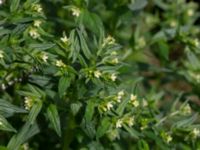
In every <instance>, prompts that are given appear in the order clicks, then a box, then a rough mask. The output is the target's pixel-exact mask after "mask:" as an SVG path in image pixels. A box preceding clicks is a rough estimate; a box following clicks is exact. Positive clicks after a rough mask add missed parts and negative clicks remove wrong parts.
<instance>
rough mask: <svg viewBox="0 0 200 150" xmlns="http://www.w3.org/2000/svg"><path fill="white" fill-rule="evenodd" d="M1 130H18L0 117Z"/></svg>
mask: <svg viewBox="0 0 200 150" xmlns="http://www.w3.org/2000/svg"><path fill="white" fill-rule="evenodd" d="M0 130H4V131H11V132H16V130H15V129H14V128H13V127H12V125H10V124H9V122H8V121H7V120H6V118H4V117H3V116H1V115H0Z"/></svg>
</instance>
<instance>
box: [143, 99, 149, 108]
mask: <svg viewBox="0 0 200 150" xmlns="http://www.w3.org/2000/svg"><path fill="white" fill-rule="evenodd" d="M142 102H143V103H142V104H143V107H146V106H147V105H148V103H147V101H146V100H145V99H143V101H142Z"/></svg>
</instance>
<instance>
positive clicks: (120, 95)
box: [117, 90, 125, 103]
mask: <svg viewBox="0 0 200 150" xmlns="http://www.w3.org/2000/svg"><path fill="white" fill-rule="evenodd" d="M124 95H125V93H124V91H123V90H122V91H119V92H118V93H117V102H119V103H120V102H121V99H122V97H123V96H124Z"/></svg>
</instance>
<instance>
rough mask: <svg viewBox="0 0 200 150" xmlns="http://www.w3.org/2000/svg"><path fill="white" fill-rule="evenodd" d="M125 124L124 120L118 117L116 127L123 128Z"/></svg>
mask: <svg viewBox="0 0 200 150" xmlns="http://www.w3.org/2000/svg"><path fill="white" fill-rule="evenodd" d="M122 124H123V121H122V120H121V119H118V120H117V122H116V128H121V127H122Z"/></svg>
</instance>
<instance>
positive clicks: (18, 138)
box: [7, 123, 39, 150]
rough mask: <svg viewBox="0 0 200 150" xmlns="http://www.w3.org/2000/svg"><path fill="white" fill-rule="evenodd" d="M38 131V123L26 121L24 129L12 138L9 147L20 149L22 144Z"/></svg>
mask: <svg viewBox="0 0 200 150" xmlns="http://www.w3.org/2000/svg"><path fill="white" fill-rule="evenodd" d="M38 132H39V128H38V126H37V125H36V124H33V125H31V124H29V123H26V124H25V125H24V126H23V127H22V129H21V130H20V131H19V132H18V133H17V134H15V135H14V136H13V137H12V138H11V139H10V141H9V143H8V146H7V148H8V149H9V150H18V149H19V147H20V145H21V144H23V143H24V142H26V141H27V140H28V139H29V138H30V137H32V136H34V135H35V134H37V133H38Z"/></svg>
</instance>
